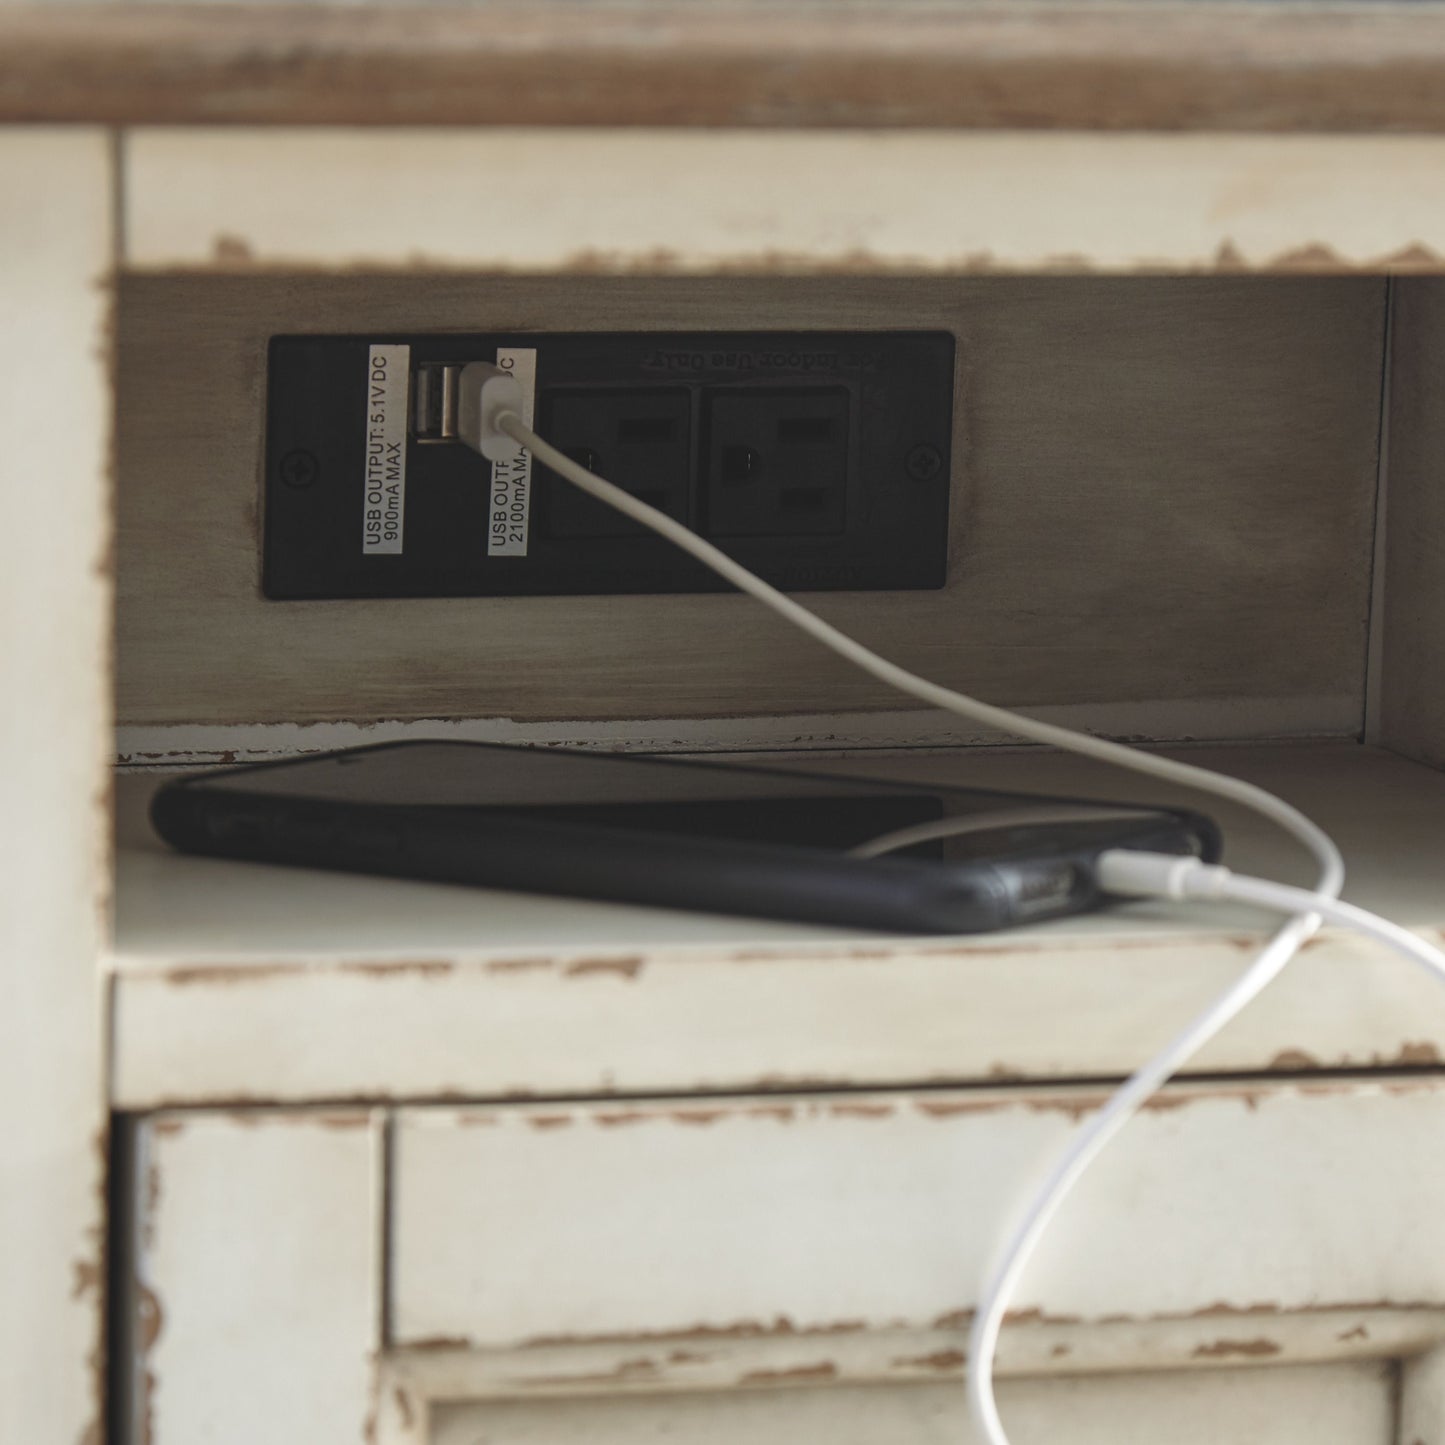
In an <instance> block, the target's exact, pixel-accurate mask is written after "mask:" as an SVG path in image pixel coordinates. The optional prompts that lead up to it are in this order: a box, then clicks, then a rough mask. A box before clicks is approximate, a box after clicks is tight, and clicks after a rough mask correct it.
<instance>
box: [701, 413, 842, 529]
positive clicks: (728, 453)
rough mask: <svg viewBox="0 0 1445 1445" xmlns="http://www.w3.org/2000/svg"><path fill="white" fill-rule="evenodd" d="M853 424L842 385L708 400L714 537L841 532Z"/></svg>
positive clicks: (709, 515)
mask: <svg viewBox="0 0 1445 1445" xmlns="http://www.w3.org/2000/svg"><path fill="white" fill-rule="evenodd" d="M848 422H849V417H848V392H847V390H846V389H845V388H843V387H841V386H836V387H828V388H825V389H821V390H813V389H810V388H803V387H799V388H796V389H794V388H791V387H786V388H784V387H779V388H771V389H769V390H766V391H755V390H751V389H743V388H739V389H736V390H726V391H709V392H706V393H704V396H703V426H704V429H705V435H706V438H707V440H706V444H705V445H706V454H707V465H706V473H705V475H706V483H707V508H706V518H707V519H706V524H705V525H706V530H707V532H708V534H709V535H710V536H713V537H718V538H723V537H829V536H837V535H838V534H839V533H841V532H842V531H843V528H844V521H845V518H846V516H847V507H848V490H849V488H848V473H849V463H850V461H851V459H852V455H853V450H854V449H853V445H852V438H851V435H850V432H849V425H848Z"/></svg>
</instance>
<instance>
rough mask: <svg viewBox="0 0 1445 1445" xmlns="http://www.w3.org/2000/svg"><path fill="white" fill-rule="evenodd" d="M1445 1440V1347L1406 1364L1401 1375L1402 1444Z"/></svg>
mask: <svg viewBox="0 0 1445 1445" xmlns="http://www.w3.org/2000/svg"><path fill="white" fill-rule="evenodd" d="M1441 1441H1445V1345H1437V1346H1436V1348H1435V1349H1433V1350H1429V1351H1426V1352H1423V1353H1419V1354H1416V1355H1414V1357H1413V1358H1411V1359H1407V1360H1406V1361H1405V1364H1404V1367H1403V1369H1402V1371H1401V1376H1400V1429H1399V1445H1440V1442H1441Z"/></svg>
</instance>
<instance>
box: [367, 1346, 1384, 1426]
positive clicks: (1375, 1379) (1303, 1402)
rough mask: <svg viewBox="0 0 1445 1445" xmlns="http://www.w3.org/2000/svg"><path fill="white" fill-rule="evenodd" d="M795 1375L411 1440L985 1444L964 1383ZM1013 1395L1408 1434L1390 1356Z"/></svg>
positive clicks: (1132, 1410)
mask: <svg viewBox="0 0 1445 1445" xmlns="http://www.w3.org/2000/svg"><path fill="white" fill-rule="evenodd" d="M780 1383H784V1384H786V1383H787V1382H780ZM795 1384H796V1385H797V1386H798V1387H797V1388H792V1389H787V1388H770V1389H755V1390H749V1391H740V1392H732V1393H729V1394H726V1395H706V1394H697V1395H686V1396H682V1397H677V1396H668V1395H653V1396H648V1395H634V1396H624V1397H622V1398H617V1397H615V1396H614V1397H611V1398H608V1397H605V1396H602V1397H598V1398H594V1399H583V1400H570V1401H558V1402H555V1403H553V1404H550V1405H547V1406H545V1407H539V1406H538V1405H536V1404H505V1405H497V1404H487V1405H476V1404H471V1403H467V1402H456V1403H448V1404H441V1405H438V1406H436V1407H434V1408H433V1410H432V1412H431V1429H430V1430H429V1431H427V1432H426V1433H425V1434H424V1435H421V1434H419V1435H417V1436H414V1437H401V1438H404V1439H406V1440H407V1442H408V1445H410V1442H411V1440H413V1439H414V1440H416V1441H418V1442H425V1445H478V1442H480V1441H487V1442H497V1445H576V1442H578V1441H582V1440H585V1441H587V1442H588V1445H663V1442H672V1441H676V1440H685V1441H687V1442H688V1445H778V1442H781V1441H787V1442H790V1445H792V1442H796V1445H879V1442H907V1445H978V1439H979V1437H978V1436H977V1435H976V1434H975V1433H974V1431H973V1428H972V1426H971V1424H970V1422H969V1420H968V1418H967V1411H966V1407H965V1404H964V1396H963V1390H962V1388H961V1387H960V1386H958V1385H957V1384H947V1385H939V1384H931V1385H911V1386H894V1387H880V1386H877V1385H866V1386H857V1385H854V1386H843V1387H836V1388H817V1387H816V1385H814V1386H809V1384H808V1382H807V1381H806V1380H803V1381H797V1382H795ZM999 1403H1000V1406H1001V1408H1002V1411H1003V1416H1004V1420H1005V1422H1006V1424H1007V1426H1008V1428H1009V1432H1010V1438H1011V1439H1012V1441H1013V1445H1058V1442H1061V1441H1062V1442H1067V1445H1163V1442H1168V1445H1395V1439H1394V1434H1393V1430H1392V1406H1393V1389H1392V1372H1391V1370H1390V1369H1389V1367H1388V1366H1382V1365H1379V1364H1362V1365H1340V1366H1335V1367H1328V1366H1314V1367H1308V1366H1306V1367H1295V1368H1287V1369H1279V1370H1228V1371H1220V1372H1218V1373H1212V1374H1185V1375H1170V1374H1160V1375H1150V1376H1140V1375H1117V1376H1102V1377H1100V1376H1095V1377H1092V1378H1088V1377H1085V1378H1078V1379H1057V1380H1028V1381H1009V1382H1006V1383H1005V1384H1004V1385H1003V1387H1002V1388H1001V1389H1000V1391H999ZM383 1445H392V1441H391V1440H385V1441H384V1442H383ZM1402 1445H1408V1442H1404V1441H1403V1439H1402Z"/></svg>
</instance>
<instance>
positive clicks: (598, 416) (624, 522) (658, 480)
mask: <svg viewBox="0 0 1445 1445" xmlns="http://www.w3.org/2000/svg"><path fill="white" fill-rule="evenodd" d="M538 418H539V420H538V425H537V431H538V432H539V433H540V434H541V435H542V436H544V437H545V438H546V439H547V440H548V441H549V442H551V443H552V445H553V446H554V447H556V448H557V450H558V451H562V452H566V453H567V455H568V456H569V457H571V458H572V460H573V461H575V462H580V463H581V464H582V465H583V466H584V467H586V468H587V470H588V471H590V472H596V473H597V474H598V475H599V476H601V477H604V478H606V480H607V481H609V482H613V483H614V484H615V485H617V486H619V487H621V488H622V490H623V491H625V492H630V493H631V494H632V495H633V496H634V497H636V498H637V499H638V501H640V502H646V503H647V505H648V506H649V507H656V508H657V510H658V511H659V512H666V513H667V514H668V515H669V516H671V517H676V518H677V520H678V521H679V522H683V523H686V524H688V525H691V516H690V507H689V500H690V494H691V490H692V489H691V487H690V486H689V482H690V479H691V476H692V398H691V396H690V395H689V394H688V392H687V391H686V390H685V389H684V388H682V387H670V388H658V389H652V388H646V387H639V388H637V389H635V390H623V391H603V390H591V391H585V390H584V391H549V392H544V393H543V395H542V404H541V406H540V408H539V409H538ZM535 484H536V487H537V493H536V504H537V514H538V516H539V517H540V518H541V519H542V529H543V532H544V533H545V535H546V536H547V537H549V538H553V539H557V540H567V539H570V538H588V537H629V536H630V537H636V536H641V535H645V534H646V531H647V529H646V528H645V527H643V526H641V525H640V524H639V523H637V522H634V521H633V520H632V519H631V518H630V517H624V516H623V515H622V513H621V512H618V511H616V510H614V509H613V508H612V507H609V506H607V505H606V504H605V503H603V502H599V501H597V500H596V499H595V498H592V497H589V496H588V495H587V494H586V492H584V491H582V490H581V489H580V488H578V487H574V486H573V485H572V483H571V482H568V481H565V480H564V479H563V478H561V477H559V476H557V475H556V474H555V473H554V472H553V471H552V470H551V469H550V468H549V467H544V466H539V467H538V469H537V475H536V478H535Z"/></svg>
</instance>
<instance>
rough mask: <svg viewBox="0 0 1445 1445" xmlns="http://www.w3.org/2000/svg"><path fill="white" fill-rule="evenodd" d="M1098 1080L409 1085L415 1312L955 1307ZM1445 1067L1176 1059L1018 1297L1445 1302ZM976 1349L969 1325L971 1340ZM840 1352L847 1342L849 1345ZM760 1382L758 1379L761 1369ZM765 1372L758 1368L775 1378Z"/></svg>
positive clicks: (409, 1307) (1265, 1345)
mask: <svg viewBox="0 0 1445 1445" xmlns="http://www.w3.org/2000/svg"><path fill="white" fill-rule="evenodd" d="M1102 1097H1103V1095H1102V1094H1101V1093H1099V1092H1098V1091H1097V1090H1084V1089H1080V1088H1077V1087H1075V1088H1062V1089H1056V1090H1052V1091H1050V1090H1044V1089H1030V1090H1000V1091H995V1092H991V1093H988V1094H979V1093H969V1092H944V1091H929V1092H924V1093H919V1094H911V1093H906V1092H904V1093H892V1094H847V1095H804V1096H787V1095H771V1096H768V1095H762V1096H756V1097H752V1098H747V1097H743V1098H727V1099H713V1100H698V1099H679V1100H663V1101H657V1102H649V1103H621V1102H619V1103H617V1104H615V1105H611V1106H609V1105H607V1104H588V1105H554V1106H541V1105H538V1106H529V1107H525V1108H523V1107H513V1108H510V1109H508V1108H500V1107H498V1108H475V1109H467V1110H458V1111H454V1110H448V1109H412V1110H406V1111H403V1112H402V1113H401V1114H400V1115H399V1117H398V1121H397V1124H396V1133H395V1144H394V1149H395V1154H394V1175H393V1180H392V1194H391V1199H392V1255H391V1277H390V1300H391V1321H390V1323H391V1333H390V1337H391V1339H392V1340H393V1341H394V1342H395V1343H397V1344H399V1345H406V1344H408V1343H412V1344H416V1343H418V1342H425V1341H446V1342H447V1343H448V1344H451V1345H459V1344H470V1345H474V1346H487V1347H496V1346H515V1345H520V1344H524V1343H526V1342H528V1341H542V1340H555V1341H559V1342H566V1341H572V1340H576V1341H588V1340H608V1339H612V1340H616V1341H619V1342H621V1341H627V1340H632V1341H636V1342H639V1343H641V1342H643V1341H644V1340H646V1341H650V1342H652V1343H653V1344H655V1345H657V1346H659V1347H672V1346H676V1347H679V1348H685V1347H686V1342H687V1341H688V1340H689V1339H702V1340H706V1339H707V1338H709V1337H710V1336H711V1335H713V1334H715V1333H716V1332H718V1331H721V1332H723V1334H724V1335H725V1336H726V1335H727V1334H729V1333H734V1334H742V1335H747V1334H761V1335H767V1334H768V1333H770V1332H776V1333H779V1334H784V1335H790V1336H791V1335H797V1336H807V1337H809V1341H810V1343H811V1344H812V1346H813V1358H812V1359H811V1360H810V1361H809V1362H808V1363H810V1364H811V1365H813V1366H815V1367H816V1368H817V1369H818V1370H819V1371H821V1370H822V1369H823V1368H824V1367H826V1366H830V1365H833V1361H832V1356H831V1354H830V1352H829V1351H830V1343H831V1341H832V1339H833V1337H834V1335H836V1334H838V1333H849V1332H851V1331H854V1330H858V1329H885V1330H886V1329H896V1328H910V1327H911V1328H923V1327H932V1328H936V1329H947V1328H952V1329H956V1330H958V1331H959V1334H958V1340H959V1341H960V1342H961V1341H962V1339H963V1334H962V1331H963V1328H964V1327H965V1325H966V1322H967V1312H968V1311H969V1309H970V1308H971V1307H972V1306H973V1304H974V1302H975V1300H976V1298H977V1291H978V1289H979V1285H980V1281H981V1279H982V1277H983V1275H984V1272H985V1268H986V1265H987V1263H988V1260H989V1256H990V1252H991V1250H992V1249H993V1247H994V1245H995V1243H996V1240H997V1238H998V1235H999V1232H1000V1230H1001V1228H1002V1226H1003V1222H1004V1219H1005V1216H1006V1214H1007V1212H1008V1211H1009V1210H1010V1209H1011V1208H1012V1207H1013V1206H1014V1204H1015V1203H1016V1201H1017V1199H1018V1197H1019V1195H1020V1193H1021V1192H1022V1191H1023V1190H1024V1189H1025V1188H1026V1187H1027V1186H1028V1185H1029V1183H1030V1181H1031V1180H1032V1179H1034V1177H1035V1176H1036V1173H1037V1171H1038V1170H1039V1169H1041V1168H1042V1167H1043V1164H1044V1162H1045V1160H1047V1159H1049V1158H1052V1157H1053V1156H1054V1155H1055V1153H1056V1152H1057V1150H1058V1149H1059V1148H1060V1147H1061V1146H1062V1144H1063V1142H1064V1141H1065V1139H1066V1138H1067V1137H1068V1135H1069V1132H1070V1130H1071V1128H1072V1127H1073V1126H1074V1124H1075V1123H1076V1121H1077V1120H1078V1118H1079V1117H1081V1115H1082V1114H1083V1113H1085V1112H1087V1111H1088V1110H1089V1109H1091V1108H1093V1107H1095V1106H1096V1105H1097V1103H1098V1102H1099V1101H1100V1100H1101V1099H1102ZM1442 1127H1445V1083H1442V1081H1441V1080H1439V1079H1438V1078H1435V1077H1426V1078H1416V1079H1401V1078H1395V1079H1391V1078H1383V1079H1378V1080H1370V1081H1349V1082H1341V1081H1334V1082H1327V1083H1315V1084H1301V1085H1283V1084H1276V1085H1263V1084H1259V1085H1248V1084H1233V1083H1231V1084H1210V1085H1197V1086H1176V1087H1175V1088H1173V1089H1171V1090H1170V1091H1168V1092H1167V1093H1166V1094H1165V1095H1163V1096H1162V1097H1160V1098H1159V1099H1158V1100H1157V1101H1156V1102H1155V1103H1154V1105H1153V1106H1152V1107H1150V1108H1148V1109H1147V1110H1146V1111H1145V1113H1144V1114H1143V1115H1142V1116H1141V1117H1140V1118H1139V1119H1138V1120H1137V1121H1135V1122H1134V1123H1133V1124H1131V1125H1130V1127H1129V1128H1128V1129H1127V1130H1126V1131H1125V1132H1124V1133H1123V1134H1122V1135H1121V1136H1120V1138H1119V1139H1118V1140H1117V1141H1116V1142H1115V1144H1114V1145H1113V1146H1112V1148H1111V1149H1110V1151H1109V1152H1108V1153H1107V1154H1105V1155H1104V1156H1103V1157H1102V1158H1101V1160H1100V1161H1099V1163H1098V1164H1097V1165H1096V1166H1095V1167H1094V1169H1093V1170H1092V1171H1091V1172H1090V1173H1089V1174H1088V1175H1087V1176H1086V1177H1085V1179H1084V1180H1083V1181H1082V1182H1081V1184H1080V1185H1079V1186H1078V1188H1077V1192H1076V1193H1075V1194H1074V1195H1073V1196H1071V1198H1070V1199H1069V1201H1068V1202H1067V1203H1066V1204H1065V1205H1064V1207H1063V1209H1062V1211H1061V1212H1060V1214H1059V1216H1058V1219H1057V1221H1056V1222H1055V1224H1054V1226H1053V1228H1052V1230H1051V1232H1050V1234H1049V1236H1048V1237H1047V1238H1046V1239H1045V1241H1044V1242H1043V1244H1042V1245H1041V1247H1040V1250H1039V1252H1038V1254H1037V1256H1036V1257H1035V1260H1034V1262H1033V1263H1032V1264H1031V1266H1030V1268H1029V1271H1028V1273H1027V1275H1026V1277H1025V1279H1024V1281H1023V1283H1022V1285H1021V1288H1020V1290H1019V1292H1018V1295H1017V1299H1016V1308H1017V1310H1019V1311H1021V1312H1024V1314H1025V1315H1028V1314H1031V1313H1033V1312H1035V1311H1037V1312H1038V1313H1040V1314H1042V1315H1043V1316H1045V1317H1048V1318H1050V1319H1055V1320H1060V1321H1062V1322H1065V1323H1067V1322H1070V1321H1074V1320H1081V1321H1091V1320H1100V1319H1104V1318H1110V1317H1123V1318H1124V1319H1127V1320H1134V1321H1149V1320H1156V1319H1159V1318H1166V1319H1175V1318H1180V1317H1187V1316H1191V1315H1193V1316H1199V1315H1201V1314H1202V1315H1205V1316H1208V1317H1212V1318H1214V1319H1215V1322H1216V1324H1217V1335H1216V1336H1215V1337H1214V1338H1213V1339H1212V1340H1210V1341H1208V1342H1205V1343H1201V1344H1200V1345H1199V1346H1198V1350H1199V1351H1200V1352H1202V1353H1203V1354H1205V1355H1208V1354H1210V1353H1211V1352H1212V1353H1214V1354H1215V1355H1217V1356H1219V1357H1228V1356H1229V1355H1230V1354H1231V1353H1234V1354H1237V1355H1239V1356H1243V1357H1261V1358H1268V1357H1270V1356H1272V1355H1273V1354H1275V1353H1278V1352H1279V1351H1280V1348H1281V1347H1280V1346H1279V1345H1278V1343H1277V1342H1275V1341H1274V1340H1273V1339H1272V1338H1271V1334H1270V1320H1271V1317H1272V1316H1273V1315H1274V1314H1275V1313H1278V1312H1283V1313H1288V1312H1291V1311H1297V1310H1308V1309H1317V1308H1320V1307H1322V1306H1323V1307H1327V1308H1350V1307H1356V1308H1357V1307H1361V1306H1369V1305H1373V1306H1376V1307H1380V1308H1387V1307H1393V1308H1412V1307H1420V1306H1425V1307H1429V1308H1432V1309H1434V1310H1438V1309H1439V1308H1440V1307H1441V1306H1442V1304H1445V1209H1442V1202H1445V1169H1442V1168H1441V1167H1440V1165H1439V1163H1438V1160H1439V1151H1438V1148H1437V1145H1438V1141H1439V1138H1440V1132H1441V1129H1442ZM956 1347H957V1346H956ZM833 1368H835V1369H836V1366H835V1365H833ZM739 1383H746V1381H745V1380H744V1381H740V1382H739ZM754 1383H757V1381H754Z"/></svg>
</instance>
